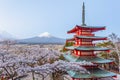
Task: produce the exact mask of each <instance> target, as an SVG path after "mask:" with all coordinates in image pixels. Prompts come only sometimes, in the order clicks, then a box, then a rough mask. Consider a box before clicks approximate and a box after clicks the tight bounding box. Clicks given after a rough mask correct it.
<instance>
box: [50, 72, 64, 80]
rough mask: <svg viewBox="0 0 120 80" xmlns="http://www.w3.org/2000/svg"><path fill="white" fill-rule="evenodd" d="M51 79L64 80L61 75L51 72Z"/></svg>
mask: <svg viewBox="0 0 120 80" xmlns="http://www.w3.org/2000/svg"><path fill="white" fill-rule="evenodd" d="M52 80H64V77H62V75H59V74H57V73H56V74H55V73H52Z"/></svg>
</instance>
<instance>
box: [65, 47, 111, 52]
mask: <svg viewBox="0 0 120 80" xmlns="http://www.w3.org/2000/svg"><path fill="white" fill-rule="evenodd" d="M65 48H66V49H69V50H80V51H108V50H110V49H109V48H103V47H97V46H79V47H76V46H70V47H65Z"/></svg>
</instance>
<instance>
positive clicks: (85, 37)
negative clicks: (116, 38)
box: [67, 36, 107, 41]
mask: <svg viewBox="0 0 120 80" xmlns="http://www.w3.org/2000/svg"><path fill="white" fill-rule="evenodd" d="M76 38H78V39H92V40H107V37H100V36H76ZM74 40H75V38H70V39H67V41H74Z"/></svg>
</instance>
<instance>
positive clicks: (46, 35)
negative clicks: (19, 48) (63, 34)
mask: <svg viewBox="0 0 120 80" xmlns="http://www.w3.org/2000/svg"><path fill="white" fill-rule="evenodd" d="M38 37H47V38H49V37H52V35H51V34H50V33H48V32H44V33H42V34H40V35H38Z"/></svg>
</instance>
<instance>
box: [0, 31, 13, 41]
mask: <svg viewBox="0 0 120 80" xmlns="http://www.w3.org/2000/svg"><path fill="white" fill-rule="evenodd" d="M14 39H15V37H14V36H13V35H12V34H10V33H8V32H6V31H1V30H0V41H4V40H14Z"/></svg>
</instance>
